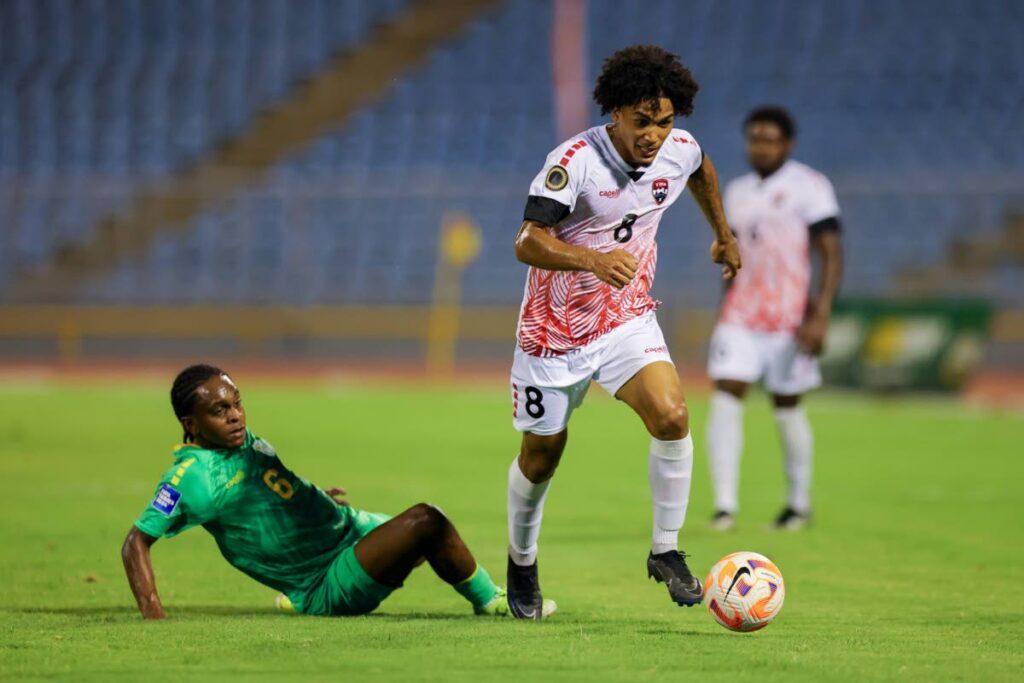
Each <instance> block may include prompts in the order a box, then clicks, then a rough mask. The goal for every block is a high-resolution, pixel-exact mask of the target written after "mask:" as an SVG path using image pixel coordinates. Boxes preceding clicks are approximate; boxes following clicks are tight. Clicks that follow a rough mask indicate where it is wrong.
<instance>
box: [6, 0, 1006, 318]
mask: <svg viewBox="0 0 1024 683" xmlns="http://www.w3.org/2000/svg"><path fill="white" fill-rule="evenodd" d="M404 4H405V3H404V2H395V1H390V2H384V3H382V2H373V1H371V0H364V1H363V2H360V1H358V0H346V1H343V2H330V1H328V0H320V1H316V0H309V1H308V2H307V1H304V2H285V1H284V0H262V1H260V2H256V1H255V0H253V1H247V0H233V1H225V2H213V1H212V0H210V1H208V2H201V1H199V0H189V1H188V2H179V3H174V2H152V3H143V2H138V1H133V0H95V1H93V2H70V1H67V2H59V1H57V0H46V2H42V3H37V2H31V1H28V0H21V1H19V0H13V1H12V2H10V3H0V8H2V9H0V27H2V33H0V44H2V45H3V47H2V48H0V50H2V60H3V65H4V66H3V69H2V72H0V95H3V97H2V98H0V143H2V144H0V174H6V176H5V177H12V176H14V175H16V176H17V177H18V183H19V187H25V188H28V189H29V190H30V191H29V192H28V195H29V196H31V197H36V198H37V200H36V199H33V200H25V199H24V197H25V192H21V193H20V194H18V199H17V200H16V199H15V194H14V193H13V191H12V190H11V189H10V184H9V183H4V186H3V187H0V218H2V219H3V220H4V221H5V222H4V225H5V228H4V230H5V232H6V231H9V232H10V235H9V236H7V237H5V243H6V244H8V245H11V246H10V248H11V250H13V253H14V254H15V256H13V257H11V256H3V255H0V283H2V282H3V274H4V268H5V265H6V268H7V273H8V274H9V273H10V271H11V268H12V266H13V265H14V264H17V265H24V264H31V263H36V262H41V261H43V260H45V258H46V257H47V254H48V253H49V252H50V251H51V250H52V248H53V247H54V246H55V245H58V244H60V243H64V242H66V241H68V240H73V239H76V238H77V237H78V236H80V232H79V231H80V230H82V229H85V228H87V227H88V226H89V224H90V222H91V221H93V220H95V217H96V216H97V215H100V214H101V213H102V212H103V211H106V210H110V209H112V208H114V207H116V206H117V205H118V204H119V203H120V202H123V201H124V199H125V198H126V197H127V196H129V194H130V191H131V189H132V188H133V187H134V185H132V184H128V185H125V184H123V183H122V184H116V183H115V184H112V185H111V186H109V187H105V191H103V192H99V194H98V195H97V192H96V190H95V189H94V186H95V177H96V176H97V175H98V176H99V177H101V178H102V177H106V176H108V175H111V174H113V175H117V174H120V175H122V176H123V175H125V174H131V175H133V176H136V177H137V178H139V179H140V181H150V182H151V181H153V180H155V179H159V178H160V177H162V176H163V175H165V174H167V173H168V172H170V171H173V170H174V169H177V168H181V167H182V166H183V165H185V164H188V163H190V162H191V161H194V160H195V159H197V158H200V157H201V156H202V155H203V154H204V153H205V152H207V151H208V150H209V149H210V148H211V146H212V145H215V144H216V142H217V141H219V140H222V139H224V138H226V137H229V136H230V135H232V134H235V133H237V132H238V131H239V130H241V129H242V128H244V126H245V125H246V124H247V123H248V122H249V121H250V120H251V118H252V115H253V113H254V112H256V111H258V110H259V109H261V108H263V107H265V106H267V105H268V104H271V103H273V102H274V101H275V100H278V99H280V98H281V97H283V96H284V95H285V93H286V92H287V88H288V87H289V85H290V84H292V83H294V82H295V81H296V80H297V79H299V78H302V77H303V76H304V75H309V74H311V73H315V72H316V70H317V69H318V68H319V67H320V66H322V65H323V63H324V61H325V60H326V59H327V58H328V57H329V56H330V55H331V54H333V53H335V52H337V51H338V50H343V49H345V48H346V47H350V46H351V45H353V44H355V43H357V42H358V41H359V40H361V39H362V38H363V37H365V35H366V31H367V30H368V29H369V27H371V26H372V25H373V24H374V23H375V22H376V21H379V20H380V19H381V18H382V17H387V16H391V15H392V14H394V13H395V12H397V11H399V10H401V9H402V8H403V7H404ZM89 17H92V18H94V19H97V18H100V19H102V18H106V19H109V20H110V21H107V22H103V21H92V22H88V23H89V25H90V26H98V27H97V28H96V29H95V30H94V31H86V32H80V31H78V30H77V27H80V26H82V25H84V24H85V23H86V22H87V21H88V18H89ZM551 24H552V16H551V8H550V5H549V4H548V3H537V2H532V1H530V0H510V1H509V2H506V3H505V4H504V5H502V6H501V7H500V8H499V9H498V10H496V11H495V12H493V13H491V14H489V15H487V16H485V17H483V18H482V19H480V20H478V21H476V22H475V23H474V24H473V25H472V26H471V27H470V29H469V30H468V31H467V32H466V33H465V34H464V35H462V36H460V37H459V38H458V39H456V40H454V41H453V42H452V43H450V44H449V45H446V46H445V47H443V48H442V49H440V50H438V51H436V52H435V53H434V54H432V55H431V57H430V58H429V59H428V60H427V61H426V63H424V64H423V65H422V66H421V67H420V68H418V69H416V70H415V71H413V72H412V73H409V74H407V75H406V76H404V77H403V78H400V79H399V80H398V81H396V82H395V83H394V84H393V87H392V89H391V91H390V93H389V95H388V97H386V98H385V99H384V100H383V101H381V102H380V103H379V104H377V105H375V106H372V107H370V108H368V109H366V110H365V111H362V112H360V113H359V114H358V115H356V116H355V117H354V118H353V119H351V120H350V121H348V122H347V123H346V124H345V125H344V126H342V127H340V128H339V129H338V130H336V131H333V132H331V133H329V134H327V135H325V136H323V137H321V138H320V139H319V140H317V141H316V142H315V143H314V144H313V145H311V146H310V147H309V148H308V149H305V150H300V151H297V152H296V154H295V155H293V157H291V158H289V159H287V160H285V161H283V162H282V163H280V164H279V165H278V166H277V167H276V168H275V169H274V170H273V172H272V173H271V174H270V175H269V177H268V178H267V179H266V180H265V181H264V182H262V183H260V184H259V185H258V186H255V187H252V188H250V189H249V190H248V191H246V192H244V193H242V194H241V195H240V196H239V197H238V199H237V201H236V202H235V203H234V204H233V205H231V206H229V207H226V208H224V209H219V210H216V211H210V212H208V213H206V214H204V215H202V216H200V217H198V218H196V219H195V220H194V221H193V222H192V224H191V225H189V226H187V230H186V231H185V234H186V237H184V238H181V237H168V238H167V239H165V240H162V241H161V242H160V244H158V245H155V246H154V248H153V249H152V250H151V252H150V253H149V254H148V255H147V256H146V258H145V259H141V260H140V261H139V262H137V263H127V264H122V267H121V269H120V270H119V271H118V272H117V273H115V274H113V275H111V276H110V277H108V278H101V279H99V280H98V281H96V282H93V283H90V284H89V286H88V287H86V288H84V289H83V291H82V293H81V298H82V300H88V301H106V302H148V301H164V302H179V303H181V302H199V301H216V302H235V303H242V302H253V303H259V302H277V303H293V304H311V303H381V304H398V303H417V302H423V301H425V300H426V299H427V298H429V296H430V292H431V285H432V282H433V277H434V268H435V260H436V258H437V245H436V242H437V234H438V229H439V225H440V223H441V222H442V220H443V218H444V216H445V215H446V214H448V213H450V212H453V211H461V212H464V213H466V214H468V215H469V216H471V217H472V218H473V219H474V220H476V221H477V222H478V223H479V224H480V225H481V228H482V230H483V235H484V246H483V251H482V254H481V257H480V259H479V260H478V261H477V262H476V263H474V264H473V265H472V266H471V267H470V268H469V269H468V271H467V275H466V277H467V287H466V289H465V292H466V297H467V299H468V300H469V301H470V302H474V303H501V304H507V303H515V302H516V301H518V299H519V296H520V292H521V289H522V282H523V277H524V274H525V268H524V267H522V266H521V265H519V264H517V263H516V262H515V261H514V258H513V255H512V250H511V239H512V236H513V234H514V232H515V230H516V229H517V227H518V224H519V222H520V218H521V212H522V205H523V201H524V199H525V193H526V188H527V186H528V184H529V182H530V179H531V178H532V176H533V175H534V174H535V173H536V172H537V171H538V170H539V168H540V165H541V163H542V161H543V158H544V156H545V154H546V153H547V152H548V151H549V150H550V149H551V148H552V147H553V146H554V145H555V144H556V143H557V142H558V140H556V138H555V132H554V131H555V125H554V119H553V114H552V98H551V88H552V85H551V71H552V67H551V63H550V56H549V42H550V41H549V35H550V28H551ZM14 26H17V27H18V28H17V29H15V28H12V27H14ZM587 26H588V36H587V54H586V62H587V68H588V73H589V75H588V78H589V79H592V78H593V77H594V76H596V74H597V72H598V70H599V69H600V65H601V61H602V59H603V58H604V57H605V56H607V55H608V54H610V53H611V52H612V51H614V50H615V49H617V48H619V47H622V46H625V45H628V44H632V43H638V42H655V43H660V44H662V45H665V46H666V47H669V48H670V49H672V50H674V51H676V52H678V53H679V54H680V55H681V56H682V57H683V60H684V61H685V62H686V63H687V64H688V65H689V66H690V68H691V69H692V71H693V72H694V74H695V75H696V77H697V78H698V80H699V81H700V82H701V86H702V88H701V92H700V94H699V96H698V99H697V103H696V111H695V114H694V116H693V117H692V119H690V120H688V121H686V122H684V123H682V125H683V126H685V127H686V128H688V129H690V130H691V131H693V132H694V134H695V135H696V136H697V138H698V140H700V141H701V143H702V144H703V146H704V148H705V149H706V151H707V152H708V153H709V154H711V155H712V157H713V158H714V159H715V161H716V164H717V165H718V167H719V171H720V173H721V175H722V177H723V178H726V179H727V178H729V177H733V176H735V175H737V174H739V173H742V172H744V171H745V164H744V158H743V147H742V139H741V137H740V130H739V129H740V122H741V120H742V118H743V116H744V114H745V113H746V112H747V111H748V110H749V108H751V107H752V106H755V105H757V104H761V103H765V102H776V103H781V104H784V105H786V106H788V107H790V108H791V109H792V110H793V111H794V113H795V114H796V116H797V118H798V123H799V126H800V133H799V139H798V148H797V157H798V158H800V159H802V160H804V161H806V162H807V163H810V164H812V165H814V166H816V167H818V168H819V169H821V170H822V171H824V172H825V173H827V174H828V175H829V176H830V177H831V178H832V179H833V181H834V184H835V185H836V187H837V190H838V193H839V199H840V204H841V206H842V208H843V212H844V218H845V224H846V226H847V230H846V244H847V254H848V270H847V279H846V282H845V287H846V291H847V292H857V293H872V292H881V291H884V290H885V289H886V288H887V286H888V282H889V278H890V276H891V275H892V273H893V272H894V271H895V270H896V269H898V268H901V267H908V266H918V267H919V266H923V265H927V264H930V263H934V262H936V261H938V260H940V259H942V258H943V256H944V254H945V251H946V248H947V245H948V243H949V241H950V240H951V239H952V238H953V237H954V236H958V237H962V236H964V235H971V234H984V233H985V232H986V231H990V230H993V229H996V228H997V227H998V224H999V221H1000V219H1001V217H1002V215H1003V213H1004V211H1006V210H1007V209H1008V208H1010V207H1014V206H1016V207H1020V206H1022V205H1024V193H1022V190H1021V188H1020V187H1014V186H1013V184H1012V182H1010V183H1007V182H1005V181H1004V182H1002V184H998V183H997V184H989V183H987V182H986V179H988V178H1011V179H1012V178H1018V179H1019V178H1021V177H1022V174H1024V146H1022V145H1020V144H1019V143H1018V141H1019V140H1021V139H1022V138H1024V41H1021V40H1020V36H1021V35H1024V3H1018V2H1014V1H1013V0H1004V1H999V0H974V1H973V2H969V1H968V0H935V1H933V2H907V3H888V4H879V3H873V2H869V1H867V0H838V1H837V2H829V3H818V2H811V1H810V0H778V1H777V2H772V3H760V2H756V1H755V0H694V1H692V2H687V3H679V2H674V1H673V0H590V1H589V3H588V18H587ZM54 43H60V47H59V49H48V48H46V47H45V46H47V45H51V44H54ZM115 46H116V50H117V51H116V53H115V51H114V50H115ZM115 54H116V55H117V57H116V60H115V58H114V55H115ZM592 113H593V118H594V120H595V121H597V120H599V117H598V112H597V111H596V109H595V110H594V111H593V112H592ZM55 179H59V182H54V180H55ZM100 185H101V187H104V186H102V183H101V184H100ZM54 187H56V188H58V189H56V190H54V189H53V188H54ZM708 238H709V233H708V230H707V228H706V227H705V226H704V225H703V223H702V220H701V219H700V217H699V213H698V212H697V211H696V209H695V208H694V206H693V203H692V202H690V201H689V200H688V199H686V198H684V199H682V200H681V201H680V208H675V209H673V211H672V212H670V213H669V214H668V215H667V216H666V218H665V220H664V222H663V225H662V231H661V234H660V237H659V243H660V249H661V258H660V264H659V274H658V284H657V286H656V290H657V294H658V295H659V296H660V297H661V298H663V299H665V300H667V301H669V302H671V303H685V304H691V305H709V304H711V303H713V302H714V301H715V300H716V298H717V296H718V284H717V280H716V276H715V269H714V268H712V267H711V265H710V264H709V263H707V259H706V249H705V247H706V244H707V241H708ZM4 251H7V249H5V250H4ZM225 251H226V252H228V253H231V254H232V259H231V260H230V263H229V264H228V265H226V266H225V265H224V263H222V262H221V261H220V260H219V257H217V258H215V257H214V255H216V254H218V253H223V252H225ZM214 261H216V263H217V264H218V265H217V267H215V266H214ZM185 264H188V267H189V270H190V272H192V273H194V275H190V276H189V277H187V278H183V277H181V275H180V269H181V268H183V267H184V266H185ZM217 278H227V280H225V281H224V282H221V281H218V279H217ZM1008 278H1009V276H1005V275H999V276H998V277H994V278H993V283H998V282H1004V281H1007V280H1008ZM992 291H993V292H994V293H996V294H998V293H999V288H998V286H997V285H996V284H993V285H992Z"/></svg>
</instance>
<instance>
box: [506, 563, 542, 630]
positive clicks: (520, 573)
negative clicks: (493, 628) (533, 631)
mask: <svg viewBox="0 0 1024 683" xmlns="http://www.w3.org/2000/svg"><path fill="white" fill-rule="evenodd" d="M508 606H509V609H510V610H511V612H512V616H514V617H515V618H516V619H540V618H541V617H542V616H543V612H544V598H543V597H542V596H541V594H540V581H539V580H538V579H537V563H536V562H534V563H533V564H531V565H530V566H529V567H520V566H519V565H518V564H516V563H515V562H513V561H512V558H511V557H510V558H508Z"/></svg>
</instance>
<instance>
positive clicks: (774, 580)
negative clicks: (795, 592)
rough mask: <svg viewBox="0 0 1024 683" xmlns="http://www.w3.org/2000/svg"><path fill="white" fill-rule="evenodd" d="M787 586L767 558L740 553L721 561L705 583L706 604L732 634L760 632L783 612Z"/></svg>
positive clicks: (777, 569) (716, 619)
mask: <svg viewBox="0 0 1024 683" xmlns="http://www.w3.org/2000/svg"><path fill="white" fill-rule="evenodd" d="M785 598H786V586H785V584H784V583H783V582H782V572H780V571H779V568H778V567H776V566H775V563H773V562H772V561H771V560H769V559H768V558H767V557H765V556H764V555H759V554H757V553H752V552H739V553H733V554H731V555H726V556H725V557H723V558H722V559H720V560H719V561H718V562H717V563H716V564H715V566H714V567H712V568H711V571H710V572H708V578H707V580H706V581H705V582H704V602H705V604H707V606H708V610H709V611H710V612H711V616H712V617H714V618H715V621H717V622H718V623H719V624H721V625H722V626H724V627H726V628H727V629H729V630H730V631H756V630H758V629H761V628H764V627H765V626H767V625H768V624H770V623H771V621H772V619H774V618H775V617H776V616H777V615H778V614H779V610H780V609H782V601H783V600H785Z"/></svg>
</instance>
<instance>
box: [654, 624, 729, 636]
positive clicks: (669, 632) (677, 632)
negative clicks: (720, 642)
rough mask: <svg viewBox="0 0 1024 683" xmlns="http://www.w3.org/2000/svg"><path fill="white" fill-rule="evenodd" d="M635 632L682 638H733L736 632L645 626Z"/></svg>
mask: <svg viewBox="0 0 1024 683" xmlns="http://www.w3.org/2000/svg"><path fill="white" fill-rule="evenodd" d="M636 632H637V633H639V634H641V635H645V636H671V637H673V638H675V637H679V636H683V637H684V638H735V637H736V634H734V633H726V632H725V631H722V632H721V633H718V632H715V631H712V632H710V633H708V632H706V631H686V630H683V629H678V628H668V627H666V628H645V629H640V630H638V631H636Z"/></svg>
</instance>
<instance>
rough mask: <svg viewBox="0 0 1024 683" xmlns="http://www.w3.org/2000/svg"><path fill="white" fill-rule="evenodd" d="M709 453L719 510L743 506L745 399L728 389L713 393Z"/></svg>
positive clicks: (709, 424) (731, 511) (732, 511)
mask: <svg viewBox="0 0 1024 683" xmlns="http://www.w3.org/2000/svg"><path fill="white" fill-rule="evenodd" d="M707 439H708V455H709V456H710V460H711V481H712V483H713V485H714V489H715V511H718V510H724V511H725V512H729V513H732V514H735V513H736V511H737V510H738V509H739V501H738V497H739V488H740V453H741V452H742V450H743V401H742V400H741V399H738V398H736V397H735V396H733V395H732V394H727V393H726V392H724V391H715V392H714V393H713V394H712V395H711V412H710V414H709V415H708V436H707Z"/></svg>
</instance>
